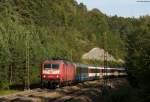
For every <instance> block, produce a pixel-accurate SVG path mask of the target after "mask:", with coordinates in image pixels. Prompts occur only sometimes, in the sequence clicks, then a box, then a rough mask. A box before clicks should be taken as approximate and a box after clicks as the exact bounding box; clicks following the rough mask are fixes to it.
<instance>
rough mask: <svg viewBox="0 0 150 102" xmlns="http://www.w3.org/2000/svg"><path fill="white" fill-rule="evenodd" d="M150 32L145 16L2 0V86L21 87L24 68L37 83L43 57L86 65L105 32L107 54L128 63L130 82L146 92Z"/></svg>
mask: <svg viewBox="0 0 150 102" xmlns="http://www.w3.org/2000/svg"><path fill="white" fill-rule="evenodd" d="M149 32H150V17H149V16H145V17H141V18H139V19H136V18H123V17H117V16H113V17H109V16H106V15H104V14H103V13H102V12H100V11H99V10H97V9H93V10H91V11H88V10H87V8H86V6H85V5H84V4H82V3H81V4H78V3H77V2H76V1H74V0H1V1H0V88H9V86H10V85H13V84H23V85H24V84H25V83H26V79H27V78H26V76H27V70H26V68H27V66H28V67H30V80H32V82H33V83H35V82H37V81H38V79H37V77H38V76H39V71H40V63H41V62H42V60H44V59H46V58H50V57H58V56H59V57H60V56H61V57H64V58H67V59H69V60H72V61H74V62H84V61H82V59H81V56H82V55H83V54H84V53H85V52H87V51H89V50H90V49H92V48H93V47H100V48H103V45H104V34H106V36H107V39H105V42H106V43H107V50H108V52H109V53H110V54H112V55H113V56H114V57H115V58H116V59H119V58H121V59H124V60H126V64H127V68H128V69H129V75H130V81H131V83H133V85H134V84H135V85H138V87H144V89H145V90H149V85H150V84H149V78H146V77H149V75H150V71H149V70H150V69H149V68H150V66H149V65H150V64H149V63H150V60H149V54H150V51H149V50H150V49H149V47H150V34H149ZM94 63H95V62H93V64H94ZM100 63H102V62H100ZM110 63H111V62H110ZM90 64H91V62H90ZM96 64H97V63H96ZM112 64H113V65H114V66H116V64H115V63H113V62H112ZM145 78H146V79H145ZM132 79H134V80H132ZM137 83H138V84H137Z"/></svg>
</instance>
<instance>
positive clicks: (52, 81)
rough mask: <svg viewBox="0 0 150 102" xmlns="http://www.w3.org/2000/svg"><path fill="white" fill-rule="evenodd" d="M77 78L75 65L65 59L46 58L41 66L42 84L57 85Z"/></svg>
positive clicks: (46, 85)
mask: <svg viewBox="0 0 150 102" xmlns="http://www.w3.org/2000/svg"><path fill="white" fill-rule="evenodd" d="M74 80H75V65H74V64H73V63H70V62H69V61H65V60H45V61H44V62H43V63H42V68H41V84H42V86H44V87H56V86H60V85H62V84H66V83H71V82H73V81H74Z"/></svg>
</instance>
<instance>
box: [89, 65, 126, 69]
mask: <svg viewBox="0 0 150 102" xmlns="http://www.w3.org/2000/svg"><path fill="white" fill-rule="evenodd" d="M88 68H89V69H114V70H125V68H109V67H108V68H104V67H93V66H89V67H88Z"/></svg>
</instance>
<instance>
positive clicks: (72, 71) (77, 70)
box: [41, 59, 127, 88]
mask: <svg viewBox="0 0 150 102" xmlns="http://www.w3.org/2000/svg"><path fill="white" fill-rule="evenodd" d="M126 75H127V74H126V70H125V68H104V67H95V66H89V65H86V64H80V63H73V62H70V61H67V60H61V59H60V60H59V59H57V60H54V59H47V60H44V61H43V62H42V64H41V86H42V87H47V88H56V87H60V86H64V85H70V84H72V83H79V82H84V81H89V80H100V79H103V78H105V77H106V76H107V77H123V76H126Z"/></svg>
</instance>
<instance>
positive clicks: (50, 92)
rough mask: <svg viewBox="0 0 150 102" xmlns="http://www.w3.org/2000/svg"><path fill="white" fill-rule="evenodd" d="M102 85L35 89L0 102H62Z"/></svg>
mask: <svg viewBox="0 0 150 102" xmlns="http://www.w3.org/2000/svg"><path fill="white" fill-rule="evenodd" d="M115 80H118V81H116V83H118V82H119V80H122V79H111V81H112V82H114V81H115ZM100 85H102V81H88V82H84V83H79V84H77V85H74V86H65V87H62V88H57V89H41V88H36V89H32V90H27V91H23V92H19V93H16V94H12V95H6V96H2V97H0V102H52V101H54V102H64V101H65V100H70V99H72V98H74V97H77V96H82V94H84V93H87V92H88V90H89V89H90V90H91V89H93V88H94V89H93V90H97V89H99V88H100Z"/></svg>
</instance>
